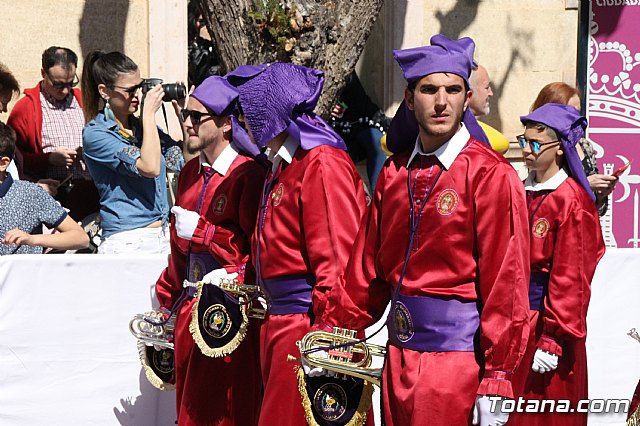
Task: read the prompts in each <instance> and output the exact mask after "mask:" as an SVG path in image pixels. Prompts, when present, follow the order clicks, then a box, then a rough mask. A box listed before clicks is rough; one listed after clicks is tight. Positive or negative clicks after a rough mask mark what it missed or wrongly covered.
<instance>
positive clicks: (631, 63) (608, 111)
mask: <svg viewBox="0 0 640 426" xmlns="http://www.w3.org/2000/svg"><path fill="white" fill-rule="evenodd" d="M590 24H591V27H590V32H591V37H590V41H589V71H588V72H589V79H588V85H587V118H588V119H589V138H590V139H591V140H592V141H593V142H594V144H593V145H594V150H595V153H596V158H597V162H598V168H599V169H600V173H603V174H611V173H613V172H614V171H615V170H616V169H618V168H619V167H621V166H623V165H625V164H626V163H628V162H629V161H632V163H631V165H630V167H628V168H627V169H626V170H625V171H624V172H623V173H622V174H621V175H620V180H619V182H618V184H617V185H616V188H615V189H614V191H613V193H612V194H611V195H610V196H609V209H608V211H607V213H606V215H604V216H603V217H602V218H601V223H602V232H603V234H604V238H605V243H606V244H607V246H608V247H620V248H637V247H639V244H640V233H639V231H638V227H639V226H640V221H639V209H640V201H639V199H638V197H639V194H638V193H639V192H640V191H639V190H640V186H639V184H640V37H639V36H638V34H639V33H638V31H639V30H638V26H639V25H640V0H592V1H591V23H590Z"/></svg>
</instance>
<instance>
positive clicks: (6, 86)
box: [0, 63, 22, 179]
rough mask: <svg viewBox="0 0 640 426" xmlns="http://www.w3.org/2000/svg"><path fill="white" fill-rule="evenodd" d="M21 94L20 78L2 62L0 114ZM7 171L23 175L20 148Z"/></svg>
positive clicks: (18, 175) (0, 64) (15, 177)
mask: <svg viewBox="0 0 640 426" xmlns="http://www.w3.org/2000/svg"><path fill="white" fill-rule="evenodd" d="M19 94H20V85H19V84H18V80H16V78H15V77H14V76H13V74H12V73H11V71H10V70H9V68H7V67H6V66H5V65H4V64H2V63H0V114H2V113H3V112H7V111H9V102H11V99H13V97H14V96H18V95H19ZM7 172H8V173H10V174H11V176H12V177H13V178H14V179H19V178H20V176H21V175H22V154H21V153H20V151H19V150H16V151H15V154H14V156H13V160H11V163H10V164H9V167H8V168H7Z"/></svg>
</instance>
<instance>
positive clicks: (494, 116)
mask: <svg viewBox="0 0 640 426" xmlns="http://www.w3.org/2000/svg"><path fill="white" fill-rule="evenodd" d="M479 6H480V2H479V1H478V0H458V2H457V3H456V4H455V6H454V7H453V9H451V10H450V11H448V12H447V13H442V12H441V11H438V12H436V14H435V17H436V19H437V20H438V22H440V32H441V33H442V34H444V35H446V36H447V37H449V38H451V39H454V40H455V39H458V38H460V36H461V35H463V34H464V32H465V31H466V30H467V28H469V26H470V25H471V24H472V23H473V21H474V20H475V19H476V17H477V16H478V9H479ZM506 22H507V34H509V35H510V38H509V43H510V45H511V46H510V48H509V50H508V52H509V55H510V57H509V64H508V65H507V67H506V68H505V69H504V70H503V73H502V78H501V79H500V80H497V76H496V75H491V76H490V77H491V80H492V83H491V85H492V89H493V99H492V101H491V113H490V114H489V115H488V116H486V117H483V118H482V121H484V122H486V123H487V124H489V125H491V126H493V127H495V128H497V129H502V119H501V118H500V110H499V108H500V102H499V100H500V97H501V96H502V92H503V90H504V87H505V86H506V84H507V81H508V79H509V77H510V76H511V70H512V69H513V68H514V67H515V66H516V64H518V62H520V63H521V64H522V65H523V66H526V65H528V64H529V60H528V58H527V57H526V56H524V55H523V54H522V50H521V49H520V48H519V47H521V46H523V45H527V40H531V38H532V37H533V31H525V30H522V29H518V28H513V27H512V26H511V19H507V20H506ZM533 48H534V46H531V49H533ZM505 53H507V50H506V49H505ZM532 53H533V52H532ZM482 65H484V66H485V67H487V68H489V69H492V68H493V67H492V64H482ZM494 74H495V73H494Z"/></svg>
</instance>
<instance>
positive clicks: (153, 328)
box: [129, 310, 175, 349]
mask: <svg viewBox="0 0 640 426" xmlns="http://www.w3.org/2000/svg"><path fill="white" fill-rule="evenodd" d="M162 321H164V312H163V311H159V310H156V311H149V312H145V313H144V314H138V315H136V316H135V317H133V319H132V320H131V321H130V322H129V331H131V334H133V337H135V338H136V339H138V340H140V341H141V342H143V343H144V344H145V345H147V346H152V345H153V346H157V347H159V348H162V349H173V343H171V341H172V340H173V331H174V329H175V315H173V316H171V318H169V321H167V323H165V324H163V325H156V324H153V323H159V322H162Z"/></svg>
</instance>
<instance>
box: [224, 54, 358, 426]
mask: <svg viewBox="0 0 640 426" xmlns="http://www.w3.org/2000/svg"><path fill="white" fill-rule="evenodd" d="M227 78H228V79H229V81H230V82H231V83H232V84H234V85H236V86H237V87H238V91H239V92H240V104H241V107H242V111H243V113H244V117H245V123H246V125H247V129H248V131H249V133H250V134H251V136H252V138H253V141H254V142H255V143H256V144H257V145H258V146H259V147H266V148H267V150H266V153H267V155H268V158H269V160H270V162H271V169H270V171H269V174H268V176H267V180H266V183H265V186H264V189H263V196H262V202H261V205H260V212H259V219H258V225H257V227H256V230H255V232H254V234H253V240H252V249H253V250H252V254H253V259H255V263H256V273H257V277H258V280H259V282H260V285H261V286H262V288H263V290H264V291H265V293H266V297H267V300H268V303H269V310H268V314H267V317H266V318H265V320H264V322H263V323H262V326H261V330H260V362H261V367H262V381H263V385H264V400H263V403H262V409H261V413H260V425H275V424H277V425H281V426H286V425H300V426H302V425H306V424H307V422H306V420H305V414H304V410H303V408H302V400H301V397H300V393H299V391H298V379H297V377H296V374H295V371H294V367H295V365H293V364H292V363H290V362H287V355H289V354H291V355H296V354H298V353H299V350H298V348H297V347H296V341H297V340H300V339H301V338H302V337H303V336H304V335H305V334H306V333H307V332H308V331H309V330H310V328H311V324H312V323H313V321H314V318H316V317H318V316H319V315H320V314H321V313H322V312H323V310H324V308H325V304H326V297H327V294H328V292H329V290H330V289H331V288H332V287H333V286H334V285H335V283H337V282H338V279H339V277H340V275H342V274H343V273H344V268H345V266H346V264H347V260H348V258H349V252H350V250H351V247H352V245H353V240H354V238H355V235H356V232H357V230H358V224H359V222H360V219H361V217H362V215H363V214H364V211H365V192H364V186H363V183H362V180H361V178H360V176H359V174H358V172H357V170H356V169H355V167H354V165H353V163H352V161H351V159H350V158H349V155H348V154H347V152H346V146H345V144H344V141H343V140H342V139H340V137H339V136H338V135H337V134H336V133H335V132H334V131H333V130H332V129H331V127H329V125H328V124H327V123H325V122H324V121H323V120H322V119H321V118H320V117H318V116H316V115H315V114H314V113H313V109H314V107H315V105H316V103H317V101H318V98H319V97H320V93H321V91H322V86H323V82H324V78H323V73H322V72H320V71H317V70H313V69H309V68H306V67H303V66H298V65H293V64H288V63H274V64H269V65H260V66H242V67H239V68H238V69H236V70H235V71H233V72H232V73H230V74H229V75H228V76H227Z"/></svg>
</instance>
